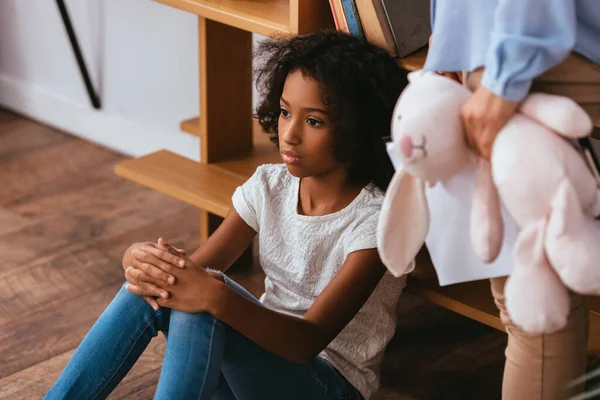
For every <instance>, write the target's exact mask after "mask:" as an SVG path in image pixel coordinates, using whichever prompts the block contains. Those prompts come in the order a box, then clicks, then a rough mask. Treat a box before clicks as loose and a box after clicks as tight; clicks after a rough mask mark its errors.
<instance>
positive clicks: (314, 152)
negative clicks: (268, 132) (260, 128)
mask: <svg viewBox="0 0 600 400" xmlns="http://www.w3.org/2000/svg"><path fill="white" fill-rule="evenodd" d="M279 103H280V107H281V110H280V114H279V125H278V127H279V151H280V153H281V158H282V159H283V162H285V164H286V165H287V168H288V171H289V172H290V173H291V174H292V175H294V176H296V177H298V178H305V177H310V176H321V175H325V174H328V173H330V172H333V171H334V170H337V169H340V168H345V166H343V165H342V164H341V163H340V162H339V161H337V160H336V159H335V158H334V156H333V132H332V128H331V125H330V123H329V117H328V115H327V108H326V106H325V104H323V101H322V99H321V90H320V88H319V84H318V83H317V82H316V81H315V80H313V79H312V78H309V77H305V76H304V75H303V74H302V71H300V70H295V71H292V72H290V73H289V74H288V76H287V79H286V81H285V84H284V86H283V93H282V95H281V99H280V101H279Z"/></svg>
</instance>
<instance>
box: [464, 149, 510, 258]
mask: <svg viewBox="0 0 600 400" xmlns="http://www.w3.org/2000/svg"><path fill="white" fill-rule="evenodd" d="M503 238H504V223H503V221H502V216H501V214H500V197H499V195H498V191H497V189H496V186H495V185H494V182H493V180H492V174H491V171H490V164H489V163H488V162H487V161H485V160H484V159H482V158H479V159H478V161H477V169H476V172H475V188H474V190H473V202H472V206H471V244H472V245H473V249H474V250H475V253H476V254H477V256H478V257H479V259H481V261H483V262H485V263H490V262H492V261H494V260H495V259H496V257H498V254H500V250H501V249H502V240H503Z"/></svg>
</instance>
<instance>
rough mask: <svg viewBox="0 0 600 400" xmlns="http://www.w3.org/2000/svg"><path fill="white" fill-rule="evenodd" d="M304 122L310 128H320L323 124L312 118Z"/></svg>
mask: <svg viewBox="0 0 600 400" xmlns="http://www.w3.org/2000/svg"><path fill="white" fill-rule="evenodd" d="M306 122H308V124H309V125H310V126H314V127H317V126H322V125H323V122H321V121H319V120H318V119H314V118H308V119H307V120H306Z"/></svg>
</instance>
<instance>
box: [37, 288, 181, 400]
mask: <svg viewBox="0 0 600 400" xmlns="http://www.w3.org/2000/svg"><path fill="white" fill-rule="evenodd" d="M169 313H170V310H169V309H167V308H161V309H160V310H159V311H154V310H153V309H152V307H150V306H149V305H148V304H147V303H146V302H145V301H144V300H143V299H142V298H141V297H139V296H136V295H134V294H131V293H129V292H128V291H127V290H125V289H124V287H123V288H121V290H120V291H119V293H117V295H116V297H115V298H114V299H113V301H112V302H111V303H110V305H109V306H108V308H107V309H106V310H105V311H104V313H102V315H101V316H100V318H99V319H98V321H96V323H95V324H94V326H92V328H91V329H90V331H89V332H88V333H87V335H86V336H85V338H84V339H83V341H82V342H81V344H80V345H79V347H78V348H77V350H76V351H75V353H74V354H73V356H72V357H71V360H70V361H69V363H68V364H67V366H66V367H65V369H64V370H63V372H62V374H61V375H60V377H59V378H58V380H57V382H56V383H55V384H54V386H53V387H52V388H51V389H50V391H49V392H48V393H47V395H46V397H45V398H46V399H102V398H105V397H107V396H108V395H109V394H110V392H112V390H113V389H114V388H115V387H116V386H117V384H118V383H119V382H120V381H121V380H122V379H123V377H125V375H126V374H127V372H128V371H129V370H130V369H131V367H132V366H133V364H135V362H136V361H137V359H138V358H139V356H140V355H141V354H142V352H143V351H144V349H145V348H146V346H147V345H148V343H150V340H151V339H152V338H153V337H155V336H156V335H157V334H158V331H160V330H162V331H166V330H167V328H168V324H169Z"/></svg>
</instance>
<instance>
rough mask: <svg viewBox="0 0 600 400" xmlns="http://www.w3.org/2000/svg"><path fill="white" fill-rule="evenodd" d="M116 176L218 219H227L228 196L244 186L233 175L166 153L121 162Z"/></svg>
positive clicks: (241, 181) (161, 152)
mask: <svg viewBox="0 0 600 400" xmlns="http://www.w3.org/2000/svg"><path fill="white" fill-rule="evenodd" d="M115 173H116V174H117V175H118V176H120V177H122V178H125V179H128V180H131V181H133V182H136V183H139V184H141V185H143V186H146V187H149V188H151V189H153V190H156V191H158V192H161V193H164V194H166V195H169V196H171V197H174V198H176V199H179V200H181V201H184V202H186V203H188V204H191V205H194V206H196V207H198V208H200V209H203V210H206V211H208V212H210V213H212V214H215V215H218V216H220V217H225V216H226V215H227V213H228V212H229V210H230V208H231V195H232V194H233V192H234V191H235V189H236V188H237V187H238V186H239V185H241V184H242V183H243V180H242V179H240V178H239V177H237V176H236V175H234V174H231V173H228V172H227V171H223V170H221V169H219V168H214V167H212V166H210V165H205V164H200V163H198V162H195V161H192V160H189V159H187V158H185V157H182V156H180V155H177V154H174V153H171V152H169V151H167V150H160V151H158V152H155V153H151V154H148V155H146V156H143V157H139V158H134V159H128V160H125V161H122V162H120V163H118V164H117V165H115Z"/></svg>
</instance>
